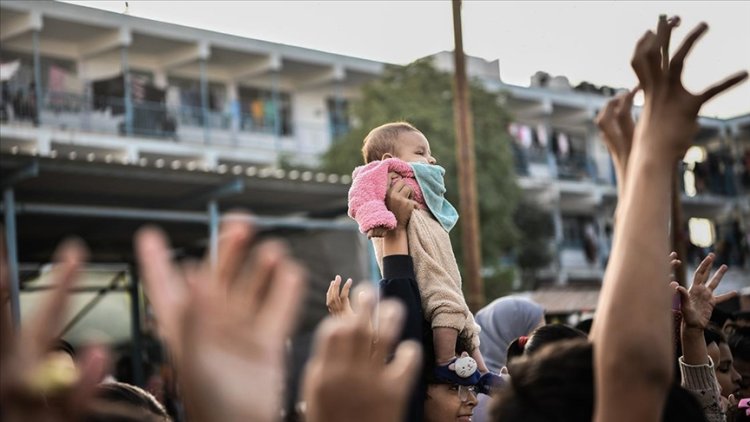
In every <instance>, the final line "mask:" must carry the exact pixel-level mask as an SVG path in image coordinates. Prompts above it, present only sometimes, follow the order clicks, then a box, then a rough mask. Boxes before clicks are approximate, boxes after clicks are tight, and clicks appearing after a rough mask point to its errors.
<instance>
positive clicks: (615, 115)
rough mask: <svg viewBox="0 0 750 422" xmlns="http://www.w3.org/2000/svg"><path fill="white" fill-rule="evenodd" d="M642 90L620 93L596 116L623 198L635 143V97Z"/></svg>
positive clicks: (620, 195)
mask: <svg viewBox="0 0 750 422" xmlns="http://www.w3.org/2000/svg"><path fill="white" fill-rule="evenodd" d="M639 90H640V87H636V88H635V89H633V90H632V91H628V92H626V93H624V94H621V95H618V96H616V97H615V98H613V99H612V100H610V101H609V102H607V104H606V105H605V106H604V108H602V109H601V110H600V111H599V114H598V115H597V116H596V125H597V126H599V130H601V132H602V140H603V141H604V144H605V145H606V146H607V149H609V153H610V155H611V156H612V162H613V164H614V167H615V175H616V176H617V197H618V198H622V196H623V190H624V188H625V181H626V180H627V167H628V159H629V158H630V149H631V147H632V143H633V131H634V129H635V123H634V122H633V115H632V114H631V112H632V108H633V97H634V96H635V94H636V93H637V92H638V91H639Z"/></svg>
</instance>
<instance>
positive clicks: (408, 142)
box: [394, 131, 437, 164]
mask: <svg viewBox="0 0 750 422" xmlns="http://www.w3.org/2000/svg"><path fill="white" fill-rule="evenodd" d="M394 156H395V157H396V158H399V159H401V160H404V161H406V162H407V163H425V164H435V163H437V160H436V159H435V158H434V157H433V156H432V153H431V152H430V143H429V142H428V141H427V138H425V137H424V135H422V134H421V133H419V132H414V131H409V132H404V133H402V134H401V135H399V137H398V140H397V141H396V153H395V154H394Z"/></svg>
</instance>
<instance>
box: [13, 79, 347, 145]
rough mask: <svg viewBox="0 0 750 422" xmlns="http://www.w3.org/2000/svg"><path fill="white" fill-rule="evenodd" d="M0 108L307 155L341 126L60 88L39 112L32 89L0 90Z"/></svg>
mask: <svg viewBox="0 0 750 422" xmlns="http://www.w3.org/2000/svg"><path fill="white" fill-rule="evenodd" d="M6 97H10V98H6ZM1 109H2V111H1V112H0V119H1V120H2V122H3V123H18V124H33V125H41V126H44V127H52V128H56V129H61V130H76V131H82V132H91V133H103V134H110V135H119V136H137V137H146V138H157V139H167V140H171V141H175V142H186V143H192V144H201V143H202V144H207V145H225V146H235V147H258V148H265V149H275V150H277V152H280V153H281V152H283V153H290V154H292V155H294V154H300V155H307V156H317V155H319V154H321V153H322V152H324V151H325V150H326V149H327V148H328V146H329V145H330V143H331V141H332V134H333V131H334V129H335V132H336V133H342V131H343V130H344V129H343V128H342V127H336V128H330V127H329V126H330V125H328V124H327V123H322V122H304V121H287V120H279V121H278V124H277V121H276V120H275V117H276V116H273V115H272V116H264V118H262V119H258V118H257V116H255V118H254V116H252V115H250V114H248V113H242V112H238V111H236V110H235V111H232V109H231V107H225V109H224V110H213V109H211V110H206V111H204V109H203V108H201V107H193V106H186V105H167V104H165V103H164V102H149V101H138V100H133V101H132V105H131V107H130V108H128V107H127V104H126V102H125V100H124V99H123V98H118V97H103V96H85V95H77V94H70V93H63V92H50V93H47V95H46V96H45V98H44V101H43V103H42V107H41V115H38V109H37V107H36V101H35V97H34V95H33V93H19V95H14V96H12V97H11V96H3V98H2V107H1ZM128 120H129V122H130V124H128Z"/></svg>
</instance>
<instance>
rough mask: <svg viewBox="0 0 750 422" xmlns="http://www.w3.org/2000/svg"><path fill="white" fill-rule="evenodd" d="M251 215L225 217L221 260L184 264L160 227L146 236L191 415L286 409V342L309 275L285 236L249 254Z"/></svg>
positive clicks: (162, 318) (143, 250)
mask: <svg viewBox="0 0 750 422" xmlns="http://www.w3.org/2000/svg"><path fill="white" fill-rule="evenodd" d="M248 221H249V216H244V215H232V216H227V217H225V222H223V223H222V226H221V233H220V237H219V247H218V254H217V261H216V263H215V265H212V263H211V262H210V259H209V257H208V256H207V257H206V258H205V259H204V260H203V262H201V263H186V264H183V265H177V264H175V263H173V262H172V259H171V255H170V249H169V246H168V244H167V239H166V236H165V235H164V234H163V233H162V232H161V231H160V230H158V229H155V228H145V229H142V230H140V231H139V233H138V234H137V235H136V250H137V255H138V261H139V264H140V269H141V275H142V276H143V278H144V281H145V286H146V292H147V294H148V297H149V299H150V301H151V304H152V306H153V307H154V310H155V313H156V317H157V320H158V323H159V329H160V333H161V335H162V336H163V338H164V340H165V341H166V343H167V346H168V347H169V349H170V351H171V352H172V353H173V354H174V357H175V364H176V366H177V369H178V371H179V374H180V380H181V388H182V392H183V394H184V396H185V403H186V405H187V406H188V413H189V415H190V418H191V420H198V421H214V420H222V421H247V420H252V421H275V420H277V419H278V417H279V414H280V413H279V412H280V409H281V391H282V384H283V377H284V364H283V361H284V344H285V341H286V339H287V336H288V335H289V334H290V332H291V330H292V328H293V326H294V323H295V321H296V316H297V312H298V311H299V304H300V302H301V299H302V296H303V293H304V290H305V273H304V270H303V269H302V267H301V266H300V265H299V264H297V263H296V262H295V261H294V260H293V259H292V258H290V257H289V254H288V252H287V250H286V249H285V248H284V246H283V245H282V244H280V243H279V242H277V241H266V242H263V243H261V244H260V245H258V246H256V247H254V248H252V249H251V250H250V251H248V247H249V244H250V241H251V240H252V237H253V230H252V226H251V224H250V223H249V222H248Z"/></svg>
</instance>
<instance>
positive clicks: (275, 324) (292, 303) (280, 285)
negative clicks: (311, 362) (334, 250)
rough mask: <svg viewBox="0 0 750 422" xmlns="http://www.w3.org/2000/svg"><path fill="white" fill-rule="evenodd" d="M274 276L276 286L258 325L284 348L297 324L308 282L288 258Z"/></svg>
mask: <svg viewBox="0 0 750 422" xmlns="http://www.w3.org/2000/svg"><path fill="white" fill-rule="evenodd" d="M273 274H274V277H273V282H272V283H271V285H270V287H269V292H268V295H267V296H266V298H265V300H263V302H262V305H261V308H260V309H259V311H258V317H257V320H256V321H257V324H258V325H257V326H258V327H259V328H260V329H261V330H263V329H265V330H267V331H266V332H267V333H268V336H269V338H274V339H276V340H279V341H280V344H283V342H284V341H285V340H286V337H287V336H288V335H289V334H290V333H291V331H292V329H293V327H294V324H295V323H296V321H297V314H298V312H299V310H300V306H299V305H300V303H301V302H302V298H303V297H304V294H305V290H306V287H307V278H306V272H305V269H304V268H303V267H302V266H301V265H299V264H297V263H296V262H294V261H293V260H291V259H288V258H287V259H284V260H283V261H281V262H280V263H279V265H278V268H276V271H274V273H273Z"/></svg>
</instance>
